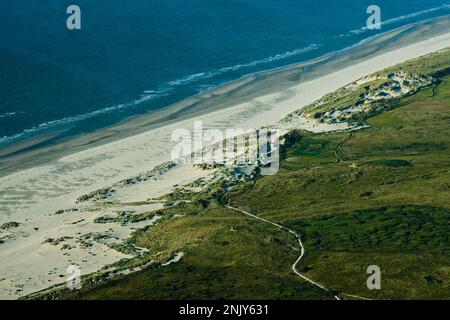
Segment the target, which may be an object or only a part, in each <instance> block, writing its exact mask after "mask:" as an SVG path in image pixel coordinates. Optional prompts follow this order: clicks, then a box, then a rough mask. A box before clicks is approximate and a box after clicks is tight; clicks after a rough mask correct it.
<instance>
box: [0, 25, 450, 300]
mask: <svg viewBox="0 0 450 320" xmlns="http://www.w3.org/2000/svg"><path fill="white" fill-rule="evenodd" d="M445 23H450V19H449V18H447V19H446V22H445ZM445 23H443V24H444V25H445V26H447V25H446V24H445ZM409 28H411V26H406V27H403V28H401V29H399V30H397V31H396V32H395V33H394V34H392V33H390V34H387V35H383V36H382V39H375V40H373V41H375V42H372V43H370V44H369V45H368V46H365V47H362V49H361V48H359V47H357V48H355V49H354V51H353V52H354V53H353V55H344V56H340V57H341V59H343V60H339V59H336V60H332V62H333V63H331V65H330V64H326V65H325V67H324V66H322V65H320V63H319V65H320V67H319V66H318V65H315V64H311V63H309V64H308V63H303V64H296V65H294V66H291V67H285V68H283V69H281V70H279V69H277V70H271V71H266V72H264V73H259V74H257V75H253V76H252V77H253V78H252V77H248V78H245V79H246V80H245V81H247V83H244V85H241V84H242V82H233V83H230V84H228V85H227V86H225V87H221V88H217V89H215V90H212V91H211V92H208V93H204V94H202V95H201V96H196V97H192V98H189V99H188V100H186V101H183V102H181V103H179V104H177V105H175V106H172V107H171V108H172V110H171V111H173V109H175V108H179V109H178V110H176V111H177V112H179V116H180V117H179V118H175V119H173V118H171V117H173V113H170V112H168V111H165V112H166V113H167V114H166V117H167V118H168V120H167V123H164V125H160V126H158V125H155V124H154V123H153V122H154V121H155V120H154V119H153V120H152V119H146V118H145V117H139V118H137V119H133V120H132V121H130V122H127V123H124V124H122V125H121V126H122V127H123V128H124V130H125V133H130V132H134V133H136V131H135V130H136V128H141V129H142V130H143V132H140V133H138V134H133V135H130V136H128V137H124V138H121V139H119V140H115V139H113V140H112V141H110V142H108V143H107V144H102V145H97V146H95V147H90V148H84V149H83V147H87V146H93V145H95V143H94V142H92V141H93V140H95V139H94V138H93V137H90V138H86V137H84V139H85V141H84V142H83V141H78V142H77V144H76V145H77V146H78V147H79V148H81V149H82V150H81V151H79V152H76V153H67V150H64V148H65V147H66V148H67V147H68V146H67V145H66V146H64V145H58V146H57V148H59V149H57V153H58V156H59V157H58V159H57V160H55V159H53V160H52V161H44V162H40V163H39V161H38V164H39V166H35V167H32V168H28V169H26V170H22V171H18V172H14V173H11V174H9V175H7V176H3V177H0V183H2V186H3V188H2V190H1V193H2V199H0V212H2V215H1V216H0V224H2V223H5V222H10V221H17V222H18V223H20V226H19V227H18V228H16V229H17V230H13V231H11V238H9V239H7V240H6V241H5V242H4V243H2V245H1V247H0V258H1V259H2V261H5V263H3V264H2V266H0V274H2V277H4V278H5V279H6V280H5V279H4V280H2V281H0V297H3V298H17V297H20V296H23V295H26V294H28V293H31V292H36V291H39V289H43V288H46V287H49V286H51V285H52V284H56V283H58V282H61V281H62V279H64V278H62V277H61V274H62V275H65V268H66V267H67V266H68V265H69V263H77V264H80V265H82V267H83V270H84V273H90V272H94V271H96V270H99V269H101V268H102V267H104V266H105V265H108V264H111V263H113V262H117V261H118V260H120V259H123V258H126V255H124V254H122V253H119V252H118V251H116V250H114V249H113V248H111V247H110V246H108V245H107V244H101V243H100V244H99V243H96V244H95V245H94V246H93V247H92V248H91V249H89V248H90V247H88V248H78V247H76V248H75V246H76V245H77V244H79V242H78V239H77V233H78V232H85V233H86V234H90V235H92V234H93V233H96V232H97V233H105V232H109V231H108V228H107V227H110V225H104V224H99V223H97V224H94V223H95V220H96V219H98V218H99V217H104V216H105V215H108V214H112V211H111V210H112V209H111V207H108V206H106V205H105V206H98V204H97V203H87V204H81V205H80V204H77V199H79V197H80V196H81V195H85V194H89V193H90V192H92V191H94V190H99V189H101V188H104V187H106V186H108V187H109V186H111V185H117V182H118V181H122V180H126V179H130V178H131V177H136V176H139V175H143V173H148V172H149V170H151V169H152V168H154V167H155V166H158V165H160V164H161V163H165V162H167V161H168V160H170V150H171V144H170V135H171V132H173V130H175V129H178V128H185V129H189V130H191V131H192V125H193V122H194V121H195V120H199V119H201V120H203V123H204V127H205V128H206V127H207V128H216V129H223V128H243V129H245V128H259V127H262V126H266V125H271V124H274V123H276V122H277V121H278V120H281V119H282V118H284V117H285V116H286V115H288V114H290V113H292V112H294V111H296V110H299V109H301V108H302V107H304V106H306V105H308V104H310V103H312V102H313V101H316V100H317V99H319V98H320V97H322V96H323V95H325V94H327V93H330V92H333V91H335V90H337V89H339V88H341V87H343V86H345V85H347V84H348V83H351V82H352V81H356V80H358V79H359V78H361V77H364V76H366V75H368V74H371V73H374V72H377V71H380V70H382V69H384V68H387V67H390V66H393V65H396V64H398V63H401V62H404V61H406V60H409V59H412V58H417V57H420V56H423V55H425V54H427V53H431V52H435V51H438V50H441V49H444V48H447V47H450V32H448V31H447V33H445V34H441V35H435V34H434V36H433V37H429V38H427V39H425V40H424V39H423V37H424V36H425V35H430V31H429V30H434V32H436V29H428V31H427V30H426V29H425V30H419V31H417V30H416V31H417V33H416V34H415V33H414V32H410V31H411V30H410V29H409ZM412 28H414V27H412ZM430 28H431V27H430ZM419 29H420V28H419ZM438 29H439V28H438ZM446 30H449V29H448V28H447V29H446ZM441 31H442V29H441ZM404 32H405V33H406V34H405V33H404ZM438 33H439V32H438ZM431 34H433V32H431ZM397 37H400V40H399V41H400V42H396V41H394V40H398V39H397ZM411 38H412V39H416V40H417V41H416V42H412V44H411V43H409V41H411ZM393 39H394V40H393ZM420 39H422V40H421V41H419V40H420ZM386 42H387V43H386ZM405 43H408V45H401V44H405ZM371 45H372V46H371ZM379 47H382V48H384V49H385V50H384V51H383V50H379ZM386 50H387V51H386ZM342 57H343V58H342ZM316 62H317V61H316ZM346 63H347V64H346ZM305 65H309V66H310V67H311V68H313V69H314V68H318V69H320V70H318V72H317V73H313V72H311V73H305V72H303V68H304V67H305ZM336 65H341V66H342V65H344V67H342V68H340V69H335V70H332V69H333V67H336ZM331 70H332V71H331ZM313 71H314V70H313ZM321 73H323V75H321ZM306 74H307V75H308V76H310V77H312V79H308V80H306V79H305V77H306V78H307V77H308V76H305V75H306ZM313 74H314V75H313ZM320 75H321V76H320ZM314 76H317V77H314ZM242 80H244V79H241V80H240V81H242ZM301 80H303V81H301ZM245 81H244V82H245ZM255 82H256V83H258V84H261V83H262V85H260V86H256V87H255V86H254V83H255ZM261 93H264V94H261ZM230 96H231V97H233V99H234V98H236V100H233V99H231V98H230ZM199 97H201V98H199ZM201 99H205V100H204V101H201ZM199 100H200V101H199ZM217 100H222V102H221V104H219V107H218V109H215V110H214V111H210V110H211V107H212V106H217V104H215V102H216V101H217ZM205 101H206V102H205ZM228 104H231V106H228V107H224V106H226V105H228ZM186 111H188V114H187V115H186V114H184V113H185V112H186ZM183 116H184V117H185V118H183ZM152 125H154V126H155V127H151V126H152ZM302 125H303V126H302ZM121 126H117V127H115V128H114V129H110V130H111V131H110V134H107V133H105V132H102V133H101V135H100V136H96V137H95V138H96V139H97V140H96V141H99V140H101V141H103V140H104V139H108V136H110V135H113V134H114V133H115V132H118V133H117V135H116V136H115V137H116V138H117V137H119V136H120V132H121V129H120V128H121ZM128 126H131V128H127V127H128ZM149 127H150V128H151V129H150V130H149V129H148V128H149ZM300 128H303V129H309V130H311V131H314V130H313V128H312V127H311V124H309V123H304V124H301V125H300ZM144 129H145V130H144ZM328 129H329V130H330V131H332V130H333V126H330V128H328ZM336 129H339V128H338V127H334V130H336ZM115 130H117V131H115ZM127 130H128V131H127ZM317 130H319V129H317ZM72 143H73V142H72ZM21 156H22V157H23V155H21ZM28 160H29V159H28ZM40 161H42V158H41V159H40ZM207 174H208V172H205V171H201V170H196V169H194V168H193V167H190V166H188V167H182V166H178V167H176V168H174V169H173V170H170V171H164V170H162V171H161V169H160V170H159V171H158V172H157V173H155V174H154V175H148V181H147V180H143V181H144V182H142V183H137V184H130V185H119V186H118V187H117V188H118V195H120V194H121V198H120V197H119V198H117V199H119V200H120V201H119V203H118V206H117V210H118V211H121V210H122V211H123V210H131V209H133V208H131V207H133V206H132V205H131V204H132V203H139V202H147V203H145V204H144V205H140V207H139V209H137V210H136V205H135V207H134V209H135V212H134V214H144V213H145V212H148V211H151V210H156V209H158V206H159V205H161V203H159V204H158V203H149V199H155V198H157V197H159V196H162V195H164V194H167V193H168V192H170V190H172V189H173V187H174V186H175V185H183V184H188V183H189V182H192V181H194V180H196V179H199V178H202V177H205V175H207ZM139 181H141V180H139ZM118 195H116V197H118ZM75 205H76V206H77V210H76V211H74V210H72V209H73V208H74V206H75ZM61 210H63V211H64V210H66V211H65V212H64V214H61V213H60V214H56V212H58V211H61ZM114 210H116V209H114ZM113 212H115V211H113ZM152 221H153V220H151V221H147V222H145V221H144V222H145V223H144V222H143V223H142V226H141V225H132V226H127V225H125V226H114V228H115V229H114V230H112V231H111V233H113V236H114V237H117V239H124V238H126V237H128V236H129V234H130V232H132V230H133V227H139V226H141V227H143V226H145V225H146V223H152ZM36 228H37V230H36ZM67 235H70V236H71V237H72V238H71V239H63V238H64V237H67ZM48 239H54V240H55V239H56V240H58V239H61V240H60V241H62V242H64V241H67V243H66V244H67V245H69V246H74V248H73V249H71V250H70V251H61V250H62V249H60V248H59V247H56V246H55V245H52V244H51V241H50V243H49V242H48ZM84 249H86V250H84ZM91 251H92V252H91ZM83 261H86V262H83ZM49 272H50V273H49ZM58 274H59V276H58ZM29 279H31V280H29ZM4 286H6V288H5V287H4ZM9 286H11V288H12V287H13V286H15V287H16V288H19V289H20V291H18V292H15V293H14V292H13V291H14V289H12V290H11V291H9V289H8V288H9ZM24 286H26V287H24Z"/></svg>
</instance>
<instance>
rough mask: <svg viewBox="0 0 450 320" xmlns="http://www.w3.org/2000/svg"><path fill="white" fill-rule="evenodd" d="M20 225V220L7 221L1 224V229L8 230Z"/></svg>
mask: <svg viewBox="0 0 450 320" xmlns="http://www.w3.org/2000/svg"><path fill="white" fill-rule="evenodd" d="M18 226H20V223H18V222H14V221H11V222H5V223H4V224H2V225H1V226H0V230H8V229H12V228H17V227H18Z"/></svg>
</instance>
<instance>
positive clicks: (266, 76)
mask: <svg viewBox="0 0 450 320" xmlns="http://www.w3.org/2000/svg"><path fill="white" fill-rule="evenodd" d="M449 29H450V16H443V17H438V18H433V19H429V20H425V21H421V22H418V23H413V24H408V25H405V26H402V27H400V28H398V29H395V30H391V31H388V32H386V33H382V34H379V35H376V36H373V37H370V38H368V39H366V40H363V41H362V42H359V43H356V44H354V45H353V46H350V47H348V48H345V49H342V50H340V51H336V52H330V53H328V54H326V55H324V56H321V57H317V58H314V59H312V60H308V61H303V62H299V63H295V64H291V65H286V66H282V67H278V68H275V69H270V70H265V71H261V72H258V73H255V74H250V75H247V76H244V77H243V78H240V79H237V80H235V81H232V82H229V83H226V84H223V85H221V86H219V87H216V88H214V89H212V90H210V91H207V92H202V93H199V94H197V95H194V96H191V97H188V98H186V99H183V100H181V101H179V102H177V103H175V104H172V105H169V106H167V107H166V108H164V109H161V110H158V111H155V112H152V113H150V114H143V115H137V116H134V117H131V118H128V119H126V120H124V121H122V122H120V123H118V124H116V125H114V126H111V127H106V128H104V129H100V130H97V131H95V132H92V133H88V134H84V135H78V136H73V137H69V138H64V139H61V140H60V141H58V142H57V143H56V144H50V145H45V143H46V141H47V140H48V139H52V138H54V137H55V136H57V134H58V133H57V132H55V133H47V134H44V135H41V136H37V137H34V138H30V139H27V140H25V141H22V142H19V143H17V144H13V145H11V146H7V147H5V148H2V149H0V178H1V177H4V176H7V175H9V174H11V173H14V172H18V171H20V170H24V169H29V168H32V167H35V166H39V165H43V164H46V163H48V162H50V161H54V160H57V159H59V158H62V157H64V156H68V155H70V154H75V153H77V152H80V151H84V150H87V149H90V148H95V147H98V146H101V145H105V144H108V143H113V142H115V141H118V140H121V139H124V138H129V137H131V136H135V135H139V134H141V133H144V132H146V131H149V130H153V129H158V128H161V127H164V126H167V125H171V124H174V123H176V122H180V121H183V120H186V119H192V118H195V117H197V116H200V115H206V114H208V113H210V112H214V111H217V110H222V109H226V108H230V107H232V106H234V105H237V104H242V103H246V102H249V101H252V100H254V99H257V98H259V97H261V96H265V95H268V94H272V93H276V92H279V91H281V90H286V89H288V88H290V87H293V86H296V85H297V84H299V83H301V82H307V81H311V80H314V79H317V78H320V77H323V76H325V75H327V74H329V73H333V72H335V71H338V70H342V69H345V68H346V67H349V66H352V65H354V64H356V63H359V62H361V61H364V60H366V59H370V58H374V57H376V56H379V55H382V54H383V53H385V52H389V51H392V50H395V49H396V48H398V47H402V46H406V45H409V44H414V43H418V42H421V41H423V40H424V39H427V38H431V37H433V36H436V35H440V34H443V33H445V32H446V30H449ZM42 144H43V146H42Z"/></svg>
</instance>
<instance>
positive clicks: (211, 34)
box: [0, 0, 450, 148]
mask: <svg viewBox="0 0 450 320" xmlns="http://www.w3.org/2000/svg"><path fill="white" fill-rule="evenodd" d="M447 1H448V0H447ZM71 4H76V5H78V6H79V7H80V8H81V30H68V29H67V27H66V19H67V17H68V14H67V13H66V9H67V7H68V6H69V5H71ZM371 4H373V1H366V0H358V1H357V0H321V1H311V0H189V1H186V0H164V1H161V0H147V1H144V0H128V1H121V0H116V1H105V0H71V1H66V0H46V1H40V0H1V4H0V148H3V147H6V146H10V145H12V144H15V143H18V142H23V141H24V140H26V139H30V138H34V137H38V136H40V135H44V134H48V133H57V134H56V135H55V136H54V138H52V139H50V140H49V141H47V143H55V142H57V141H59V140H60V139H63V138H68V137H72V136H77V135H80V134H84V133H89V132H93V131H95V130H99V129H102V128H105V127H109V126H112V125H114V124H117V123H120V122H122V121H125V120H126V119H129V118H130V117H133V116H137V115H141V114H148V113H151V112H154V111H156V110H160V109H161V108H165V107H167V106H169V105H170V104H173V103H175V102H177V101H180V100H182V99H184V98H186V97H189V96H192V95H195V94H198V93H201V92H204V91H207V90H210V89H212V88H215V87H217V86H219V85H221V84H224V83H227V82H230V81H232V80H236V79H239V78H241V77H243V76H246V75H248V74H252V73H255V72H258V71H262V70H267V69H272V68H276V67H280V66H284V65H288V64H292V63H296V62H300V61H306V60H309V59H312V58H315V57H319V56H322V55H324V54H326V53H328V52H331V51H338V50H343V49H345V48H347V47H350V46H353V45H355V44H357V43H361V42H362V41H364V39H368V38H370V37H373V36H374V35H377V34H379V33H382V32H387V31H389V30H392V29H394V28H397V27H399V26H402V25H405V24H407V23H413V22H417V21H420V20H424V19H429V18H433V17H438V16H443V15H448V14H450V3H446V2H445V0H407V1H406V0H397V1H392V0H378V1H377V5H378V6H380V8H381V15H382V21H383V23H382V28H381V30H369V29H367V28H366V27H365V26H366V20H367V18H368V16H369V15H368V14H367V13H366V9H367V7H368V6H369V5H371Z"/></svg>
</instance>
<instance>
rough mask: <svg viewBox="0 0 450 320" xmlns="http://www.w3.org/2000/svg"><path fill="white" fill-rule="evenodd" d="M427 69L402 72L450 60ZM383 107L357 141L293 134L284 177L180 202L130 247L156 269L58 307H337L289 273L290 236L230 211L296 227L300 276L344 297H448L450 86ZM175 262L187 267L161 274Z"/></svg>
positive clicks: (442, 56)
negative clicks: (377, 274)
mask: <svg viewBox="0 0 450 320" xmlns="http://www.w3.org/2000/svg"><path fill="white" fill-rule="evenodd" d="M446 59H447V60H446ZM425 60H426V63H420V61H414V62H413V63H412V64H411V63H407V64H404V65H402V66H401V68H403V71H405V68H408V69H409V70H414V71H417V72H419V71H420V72H425V71H426V72H427V74H433V75H436V74H438V75H445V74H446V72H447V71H446V70H444V69H445V68H447V67H446V66H447V65H448V63H449V61H450V60H448V53H438V54H437V56H435V57H434V56H431V58H430V57H427V58H426V59H425ZM430 61H431V62H432V63H431V64H430ZM393 70H394V69H393ZM388 71H389V70H388ZM385 103H386V104H387V105H386V106H385V109H384V110H389V111H385V112H383V113H379V114H377V115H371V117H370V118H369V119H367V121H366V122H367V124H369V127H368V128H365V129H363V130H359V131H357V132H354V133H352V134H350V133H345V132H344V133H342V132H341V133H331V134H311V133H307V132H301V131H294V132H291V133H290V134H289V135H288V137H287V139H286V140H287V141H288V143H287V144H286V145H285V147H284V148H283V149H282V155H283V160H282V163H281V169H280V172H279V173H278V174H277V175H274V176H264V177H258V178H257V179H255V180H251V181H246V182H241V183H237V184H235V185H233V187H232V188H226V187H225V186H223V185H222V184H220V182H219V183H218V184H217V185H214V186H211V187H210V188H208V189H207V190H205V191H203V192H199V193H196V194H195V196H194V195H192V194H191V195H189V194H186V193H182V192H179V191H177V192H174V194H172V195H169V196H168V199H169V200H170V203H171V204H172V205H171V206H168V207H167V208H165V209H163V210H161V215H162V217H163V218H162V219H161V220H160V222H159V223H158V224H157V225H155V226H152V227H150V228H148V229H145V230H141V231H139V232H136V233H135V234H134V236H133V238H132V239H130V241H131V242H132V243H134V244H136V245H138V246H142V247H145V248H148V249H149V250H148V252H147V253H145V255H144V257H143V258H142V259H144V260H145V261H150V260H154V261H156V262H157V263H155V264H153V265H151V266H150V267H148V268H146V269H144V270H142V271H140V272H137V273H135V274H132V275H128V276H122V277H119V278H117V279H115V280H112V281H106V282H103V283H99V284H90V285H87V286H85V287H84V288H83V289H82V290H81V291H77V292H71V293H66V294H63V295H60V296H59V298H68V299H73V298H87V299H94V298H107V299H119V298H120V299H122V298H125V299H142V298H146V299H174V298H180V299H197V298H200V299H221V298H224V299H246V298H252V299H311V298H314V299H330V298H332V296H331V295H330V294H327V293H325V292H324V291H321V290H320V289H318V288H317V287H314V286H312V285H310V284H309V283H307V282H305V281H304V280H302V279H301V278H300V277H298V276H296V275H295V274H293V272H292V271H291V269H290V268H291V265H292V263H293V262H294V261H295V259H296V258H297V257H298V255H299V251H298V243H297V242H296V241H295V238H293V236H292V235H291V234H290V233H288V232H285V231H283V230H280V229H277V228H275V227H273V226H270V225H268V224H266V223H264V222H261V221H257V220H255V219H251V218H249V217H246V216H243V215H241V214H239V213H238V212H236V211H234V210H229V209H227V208H225V207H224V204H231V205H233V206H235V207H240V208H243V209H244V210H246V211H249V212H251V213H253V214H256V215H258V216H262V217H264V218H266V219H269V220H271V221H274V222H277V223H280V224H282V225H285V226H288V227H290V228H292V229H295V230H296V231H297V232H298V233H299V234H301V235H302V237H303V239H304V242H305V247H306V255H305V257H304V259H303V260H302V262H301V263H300V266H299V268H300V269H301V271H302V272H303V273H304V274H305V275H306V276H308V277H309V278H311V279H314V280H315V281H318V282H320V283H321V284H324V285H325V286H326V287H328V288H330V289H332V290H333V291H334V292H337V294H338V295H339V296H340V297H341V298H349V299H353V298H356V297H362V298H371V299H444V298H449V290H448V288H449V286H450V224H449V220H450V196H449V195H450V154H449V150H448V146H449V143H450V137H449V135H448V132H449V129H450V128H449V124H450V122H449V120H450V117H449V112H450V78H448V77H447V78H445V77H444V78H442V79H439V81H437V82H435V83H434V84H433V86H431V87H429V88H426V89H423V90H422V91H420V92H418V93H416V94H415V95H411V96H408V97H404V98H402V99H401V100H398V101H397V100H395V101H394V100H393V101H389V102H387V101H386V102H385ZM189 198H191V199H194V202H192V203H186V202H180V201H178V202H177V200H183V199H184V200H185V199H189ZM176 252H183V253H184V256H183V258H182V259H181V260H180V261H179V262H177V263H174V264H171V265H169V266H166V267H161V263H162V262H163V261H167V260H168V259H170V257H172V256H173V255H174V254H175V253H176ZM124 263H125V264H127V263H130V262H124ZM369 265H378V266H380V268H381V271H382V289H381V290H368V289H367V287H366V280H367V277H368V275H367V274H366V269H367V267H368V266H369Z"/></svg>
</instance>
